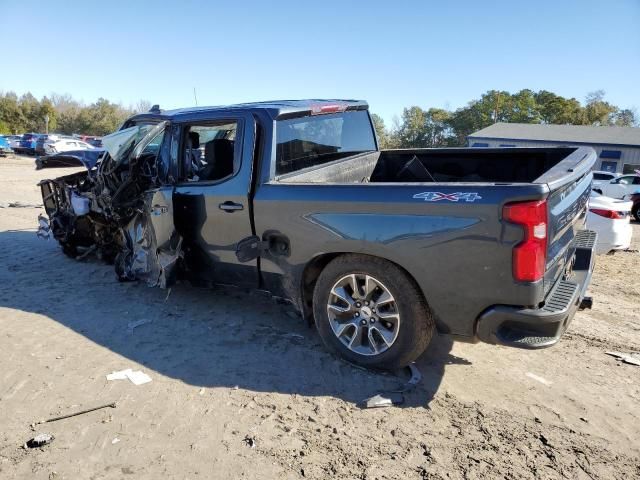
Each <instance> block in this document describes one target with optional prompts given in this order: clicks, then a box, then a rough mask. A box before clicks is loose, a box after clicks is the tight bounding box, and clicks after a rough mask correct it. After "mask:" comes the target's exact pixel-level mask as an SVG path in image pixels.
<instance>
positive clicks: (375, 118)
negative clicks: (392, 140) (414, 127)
mask: <svg viewBox="0 0 640 480" xmlns="http://www.w3.org/2000/svg"><path fill="white" fill-rule="evenodd" d="M371 121H372V122H373V128H374V130H375V132H376V136H377V137H378V146H379V147H380V148H389V147H388V143H389V134H388V132H387V127H385V125H384V120H383V119H382V117H381V116H380V115H377V114H375V113H372V114H371Z"/></svg>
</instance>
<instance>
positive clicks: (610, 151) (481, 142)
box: [467, 123, 640, 173]
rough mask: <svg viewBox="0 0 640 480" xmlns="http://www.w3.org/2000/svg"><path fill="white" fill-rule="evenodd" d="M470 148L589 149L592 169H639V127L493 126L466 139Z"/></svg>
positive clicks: (621, 171)
mask: <svg viewBox="0 0 640 480" xmlns="http://www.w3.org/2000/svg"><path fill="white" fill-rule="evenodd" d="M467 141H468V144H469V146H470V147H492V148H496V147H569V146H572V145H575V146H584V145H587V146H590V147H593V148H594V150H595V151H596V153H597V154H598V162H597V163H596V165H595V169H596V170H606V171H611V172H620V173H632V172H633V171H634V170H637V169H639V168H640V128H635V127H592V126H585V125H542V124H534V123H494V124H493V125H490V126H488V127H487V128H483V129H482V130H479V131H477V132H475V133H472V134H471V135H469V136H468V137H467Z"/></svg>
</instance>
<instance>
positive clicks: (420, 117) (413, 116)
mask: <svg viewBox="0 0 640 480" xmlns="http://www.w3.org/2000/svg"><path fill="white" fill-rule="evenodd" d="M426 123H427V112H425V111H424V110H423V109H421V108H420V107H416V106H413V107H409V108H405V109H404V111H403V112H402V119H401V123H400V128H399V129H398V133H397V135H398V143H399V146H400V147H401V148H420V147H422V146H424V145H425V144H426V143H427V136H428V132H427V125H426Z"/></svg>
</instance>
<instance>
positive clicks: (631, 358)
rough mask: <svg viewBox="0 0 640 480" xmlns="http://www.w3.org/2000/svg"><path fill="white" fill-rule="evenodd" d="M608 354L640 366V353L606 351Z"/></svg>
mask: <svg viewBox="0 0 640 480" xmlns="http://www.w3.org/2000/svg"><path fill="white" fill-rule="evenodd" d="M604 353H606V354H607V355H611V356H612V357H616V358H617V359H618V360H622V361H623V362H624V363H628V364H629V365H636V366H638V367H640V355H638V354H636V355H634V354H633V353H622V352H616V351H612V352H604Z"/></svg>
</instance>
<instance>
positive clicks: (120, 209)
mask: <svg viewBox="0 0 640 480" xmlns="http://www.w3.org/2000/svg"><path fill="white" fill-rule="evenodd" d="M165 127H166V122H163V123H160V124H156V125H143V126H133V127H130V128H126V129H123V130H120V131H118V132H116V133H114V134H112V135H109V136H106V137H104V139H103V143H104V145H105V148H106V152H105V154H104V155H103V156H102V157H101V158H100V159H99V160H98V161H97V163H96V164H95V165H93V166H92V167H91V168H88V169H87V170H86V171H82V172H78V173H73V174H71V175H66V176H63V177H59V178H55V179H51V180H43V181H41V182H40V183H39V186H40V189H41V192H42V199H43V203H44V208H45V211H46V213H47V217H48V218H46V217H44V216H42V215H41V216H40V217H39V219H38V221H39V228H38V236H39V237H41V238H50V236H53V237H54V238H55V239H56V240H57V241H58V242H59V243H60V245H61V246H62V250H63V252H64V253H65V254H66V255H68V256H70V257H72V258H75V259H82V258H84V257H86V256H88V255H90V254H94V255H96V256H97V257H98V258H101V259H102V260H104V261H105V262H107V263H109V264H114V265H115V270H116V274H117V277H118V279H119V280H121V281H125V280H135V279H143V280H145V281H147V283H149V284H150V285H160V286H166V285H167V279H169V278H173V275H172V273H173V272H172V271H173V269H174V268H175V266H176V264H177V263H178V259H179V258H180V255H181V252H180V245H181V241H180V239H179V238H178V237H177V235H175V232H173V230H171V231H170V232H168V236H169V237H170V239H171V242H170V245H169V248H168V249H166V248H165V249H164V250H162V251H161V250H160V249H159V248H158V242H157V241H156V232H155V230H154V225H153V221H152V212H151V209H152V208H153V205H152V203H153V201H152V200H153V192H150V190H153V189H154V188H157V187H159V186H160V185H161V180H160V179H159V178H158V175H157V160H158V155H159V151H160V145H161V144H162V140H163V136H164V129H165ZM159 233H160V235H161V236H167V232H159Z"/></svg>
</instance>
